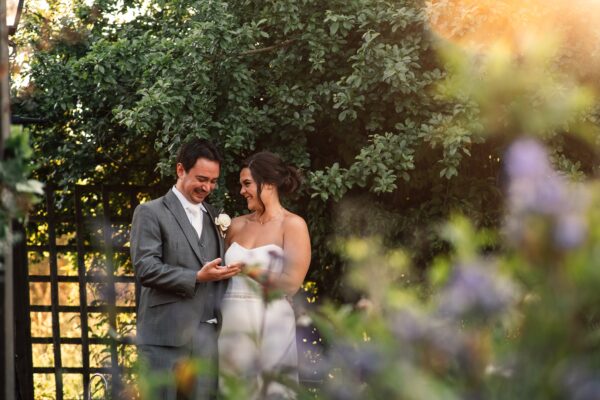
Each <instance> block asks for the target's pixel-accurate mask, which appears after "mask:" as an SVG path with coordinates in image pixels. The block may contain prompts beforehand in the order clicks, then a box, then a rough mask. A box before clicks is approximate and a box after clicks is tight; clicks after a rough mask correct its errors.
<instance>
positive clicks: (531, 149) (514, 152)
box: [504, 138, 554, 180]
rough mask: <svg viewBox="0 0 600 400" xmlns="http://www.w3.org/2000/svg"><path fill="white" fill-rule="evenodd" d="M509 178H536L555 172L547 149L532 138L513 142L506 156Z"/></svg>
mask: <svg viewBox="0 0 600 400" xmlns="http://www.w3.org/2000/svg"><path fill="white" fill-rule="evenodd" d="M504 162H505V166H506V173H507V175H508V177H509V179H511V180H514V179H528V180H536V179H540V178H544V177H545V176H547V175H548V174H551V173H553V172H554V171H553V170H552V166H551V165H550V161H549V160H548V154H547V153H546V149H545V148H544V147H543V146H542V145H541V144H540V143H539V142H538V141H537V140H534V139H531V138H527V139H520V140H517V141H516V142H515V143H513V144H512V145H511V146H510V147H509V149H508V151H507V152H506V155H505V158H504Z"/></svg>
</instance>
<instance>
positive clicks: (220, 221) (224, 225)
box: [215, 213, 231, 237]
mask: <svg viewBox="0 0 600 400" xmlns="http://www.w3.org/2000/svg"><path fill="white" fill-rule="evenodd" d="M215 225H217V226H218V227H219V233H220V234H221V237H225V232H227V229H228V228H229V225H231V217H230V216H229V215H227V214H225V213H220V214H219V216H218V217H217V218H215Z"/></svg>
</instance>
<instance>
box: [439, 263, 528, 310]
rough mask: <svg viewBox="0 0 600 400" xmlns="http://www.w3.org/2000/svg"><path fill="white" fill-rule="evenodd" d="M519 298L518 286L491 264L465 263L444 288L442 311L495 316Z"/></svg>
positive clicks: (440, 299)
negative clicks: (499, 273)
mask: <svg viewBox="0 0 600 400" xmlns="http://www.w3.org/2000/svg"><path fill="white" fill-rule="evenodd" d="M516 298H517V289H516V286H515V285H514V284H513V283H512V282H511V281H509V280H508V279H506V278H503V277H501V276H500V275H498V273H497V272H496V270H495V268H493V267H492V266H490V265H486V264H483V265H463V266H458V267H456V268H455V269H454V271H453V273H452V276H451V277H450V280H449V282H448V285H447V286H446V287H445V288H444V289H443V291H442V293H441V295H440V298H439V305H438V312H439V314H440V315H441V316H443V317H450V318H452V319H457V320H458V319H463V318H468V317H473V316H475V317H483V318H487V317H492V316H495V315H498V314H500V313H502V312H504V311H506V309H507V308H508V307H510V306H511V305H512V304H513V303H514V302H515V301H516Z"/></svg>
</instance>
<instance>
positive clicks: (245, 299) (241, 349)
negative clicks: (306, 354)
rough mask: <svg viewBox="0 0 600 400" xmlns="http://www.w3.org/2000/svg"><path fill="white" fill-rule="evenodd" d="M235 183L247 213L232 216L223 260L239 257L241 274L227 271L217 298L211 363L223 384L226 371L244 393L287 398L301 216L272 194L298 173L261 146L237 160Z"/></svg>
mask: <svg viewBox="0 0 600 400" xmlns="http://www.w3.org/2000/svg"><path fill="white" fill-rule="evenodd" d="M240 184H241V190H240V194H241V195H242V196H244V197H245V198H246V202H247V205H248V209H249V210H250V211H252V213H250V214H247V215H243V216H240V217H237V218H235V219H234V220H233V221H232V223H231V226H230V227H229V230H228V231H227V237H226V244H227V246H228V249H227V252H226V253H225V262H226V264H227V265H229V264H231V263H234V262H237V261H241V262H243V263H244V264H245V265H246V267H245V274H240V275H237V276H235V277H233V278H232V280H231V282H230V283H229V287H228V289H227V292H226V294H225V297H224V299H223V301H222V303H221V313H222V318H223V325H222V327H221V333H220V335H219V368H220V369H221V371H222V372H224V375H225V376H224V377H223V378H222V379H223V383H225V385H226V382H227V380H228V378H227V377H230V378H231V377H235V378H234V379H240V380H242V381H243V382H244V383H245V384H246V385H249V387H250V391H251V394H249V396H250V397H252V398H264V397H266V398H287V399H289V398H294V397H295V396H294V392H293V391H292V390H291V389H290V388H288V387H287V386H286V385H285V384H283V383H292V385H293V384H297V383H298V371H297V369H298V354H297V350H296V322H295V318H294V312H293V310H292V306H291V304H290V300H289V299H290V297H291V296H292V295H293V294H294V293H296V291H298V289H299V288H300V285H301V284H302V282H303V281H304V277H305V276H306V272H307V271H308V266H309V264H310V238H309V234H308V229H307V226H306V222H304V220H303V219H302V218H301V217H300V216H298V215H295V214H293V213H291V212H290V211H288V210H286V209H285V208H283V206H282V205H281V203H280V201H279V196H280V195H284V194H288V193H292V192H293V191H295V190H296V189H297V188H298V186H299V184H300V177H299V175H298V172H297V171H296V169H295V168H293V167H291V166H287V165H285V164H284V163H283V162H282V161H281V159H280V158H279V157H278V156H277V155H275V154H273V153H270V152H266V151H265V152H260V153H257V154H254V155H253V156H251V157H250V158H248V159H247V160H246V161H245V162H244V164H243V167H242V170H241V171H240ZM267 297H268V298H269V300H266V298H267ZM273 297H274V298H273ZM265 300H266V301H265Z"/></svg>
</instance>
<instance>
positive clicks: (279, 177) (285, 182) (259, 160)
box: [242, 151, 302, 207]
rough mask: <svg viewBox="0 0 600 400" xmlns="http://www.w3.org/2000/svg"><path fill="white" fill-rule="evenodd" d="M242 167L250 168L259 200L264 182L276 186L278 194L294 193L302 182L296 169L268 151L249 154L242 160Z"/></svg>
mask: <svg viewBox="0 0 600 400" xmlns="http://www.w3.org/2000/svg"><path fill="white" fill-rule="evenodd" d="M242 168H248V169H249V170H250V174H251V175H252V179H254V182H256V188H257V192H258V199H259V201H260V194H261V191H262V186H263V185H264V184H271V185H273V186H275V187H276V188H277V192H278V193H279V194H280V195H286V194H290V193H294V192H295V191H296V190H297V189H298V188H299V187H300V184H301V183H302V178H301V176H300V173H299V172H298V170H297V169H296V168H295V167H293V166H291V165H287V164H285V163H284V162H283V161H282V160H281V158H280V157H279V156H278V155H277V154H274V153H271V152H270V151H261V152H260V153H256V154H253V155H251V156H250V157H248V158H247V159H246V160H245V161H244V163H243V164H242ZM261 203H262V201H261ZM263 207H264V204H263Z"/></svg>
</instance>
